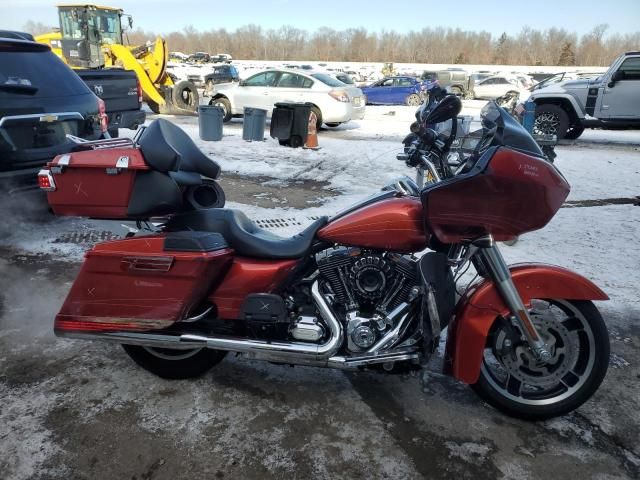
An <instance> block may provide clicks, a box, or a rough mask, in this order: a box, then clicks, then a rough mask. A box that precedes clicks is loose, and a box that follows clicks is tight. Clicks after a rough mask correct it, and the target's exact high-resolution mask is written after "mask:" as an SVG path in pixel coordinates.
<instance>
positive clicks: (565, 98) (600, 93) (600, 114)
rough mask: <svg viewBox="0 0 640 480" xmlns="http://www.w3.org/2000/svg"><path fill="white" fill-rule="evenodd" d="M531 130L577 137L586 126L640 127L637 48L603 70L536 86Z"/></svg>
mask: <svg viewBox="0 0 640 480" xmlns="http://www.w3.org/2000/svg"><path fill="white" fill-rule="evenodd" d="M529 98H530V100H532V101H533V102H535V104H536V114H535V115H536V117H535V124H534V132H535V133H541V134H553V135H557V137H558V139H562V138H567V139H576V138H578V137H579V136H580V135H582V132H584V129H585V128H640V51H634V52H626V53H623V54H622V55H620V56H619V57H618V58H616V59H615V60H614V62H613V63H612V64H611V66H610V67H609V69H608V70H607V71H606V73H604V74H602V75H600V76H599V77H597V78H594V79H581V80H572V81H568V82H561V83H556V84H553V85H549V86H548V87H546V88H541V89H536V90H534V91H533V92H532V93H531V96H530V97H529Z"/></svg>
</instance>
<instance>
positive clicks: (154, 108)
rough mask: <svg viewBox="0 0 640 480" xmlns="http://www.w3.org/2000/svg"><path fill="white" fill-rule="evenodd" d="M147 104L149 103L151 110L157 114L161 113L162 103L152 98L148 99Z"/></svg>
mask: <svg viewBox="0 0 640 480" xmlns="http://www.w3.org/2000/svg"><path fill="white" fill-rule="evenodd" d="M146 102H147V105H149V108H150V109H151V111H152V112H153V113H155V114H158V113H160V105H158V104H157V103H156V102H154V101H152V100H147V101H146Z"/></svg>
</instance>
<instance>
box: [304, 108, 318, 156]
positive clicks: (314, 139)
mask: <svg viewBox="0 0 640 480" xmlns="http://www.w3.org/2000/svg"><path fill="white" fill-rule="evenodd" d="M317 123H318V116H317V115H316V114H315V113H314V112H313V111H311V113H310V114H309V128H308V130H307V141H306V142H304V148H309V149H311V150H318V149H319V148H320V147H319V146H318V127H317V125H316V124H317Z"/></svg>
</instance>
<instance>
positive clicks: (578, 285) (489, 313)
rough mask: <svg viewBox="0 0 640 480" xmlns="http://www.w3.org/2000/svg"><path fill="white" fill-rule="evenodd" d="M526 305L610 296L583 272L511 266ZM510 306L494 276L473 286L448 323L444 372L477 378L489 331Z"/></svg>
mask: <svg viewBox="0 0 640 480" xmlns="http://www.w3.org/2000/svg"><path fill="white" fill-rule="evenodd" d="M509 270H510V271H511V275H512V276H513V281H514V283H515V285H516V288H517V289H518V292H519V293H520V296H521V297H522V301H523V303H524V304H525V305H526V306H529V305H530V304H531V300H532V299H554V298H562V299H567V300H608V299H609V297H608V296H607V294H606V293H604V292H603V291H602V290H601V289H600V288H598V287H597V286H596V285H595V284H594V283H592V282H591V281H590V280H588V279H586V278H584V277H583V276H581V275H579V274H577V273H574V272H572V271H570V270H567V269H565V268H562V267H558V266H555V265H545V264H536V263H527V264H517V265H512V266H510V267H509ZM509 314H510V313H509V309H508V308H507V306H506V305H505V303H504V301H503V300H502V298H501V296H500V294H499V292H498V290H497V289H496V287H495V285H494V284H493V282H492V281H491V280H482V281H480V282H478V283H476V284H474V285H473V286H471V287H470V288H469V289H468V290H467V292H466V293H465V295H464V296H462V297H461V298H460V300H459V301H458V304H457V305H456V310H455V313H454V319H453V320H452V322H451V324H450V325H449V332H448V336H447V344H446V350H445V362H444V371H445V373H447V374H449V375H451V376H453V377H455V378H457V379H458V380H461V381H463V382H465V383H468V384H473V383H475V382H477V381H478V377H479V375H480V366H481V364H482V358H483V350H484V348H485V345H486V343H487V335H488V334H489V330H490V329H491V326H492V325H493V322H494V321H495V320H496V318H497V317H500V316H503V317H507V316H509Z"/></svg>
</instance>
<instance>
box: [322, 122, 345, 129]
mask: <svg viewBox="0 0 640 480" xmlns="http://www.w3.org/2000/svg"><path fill="white" fill-rule="evenodd" d="M325 125H326V126H327V127H331V128H335V127H339V126H340V125H342V124H341V123H340V122H331V123H325Z"/></svg>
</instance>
